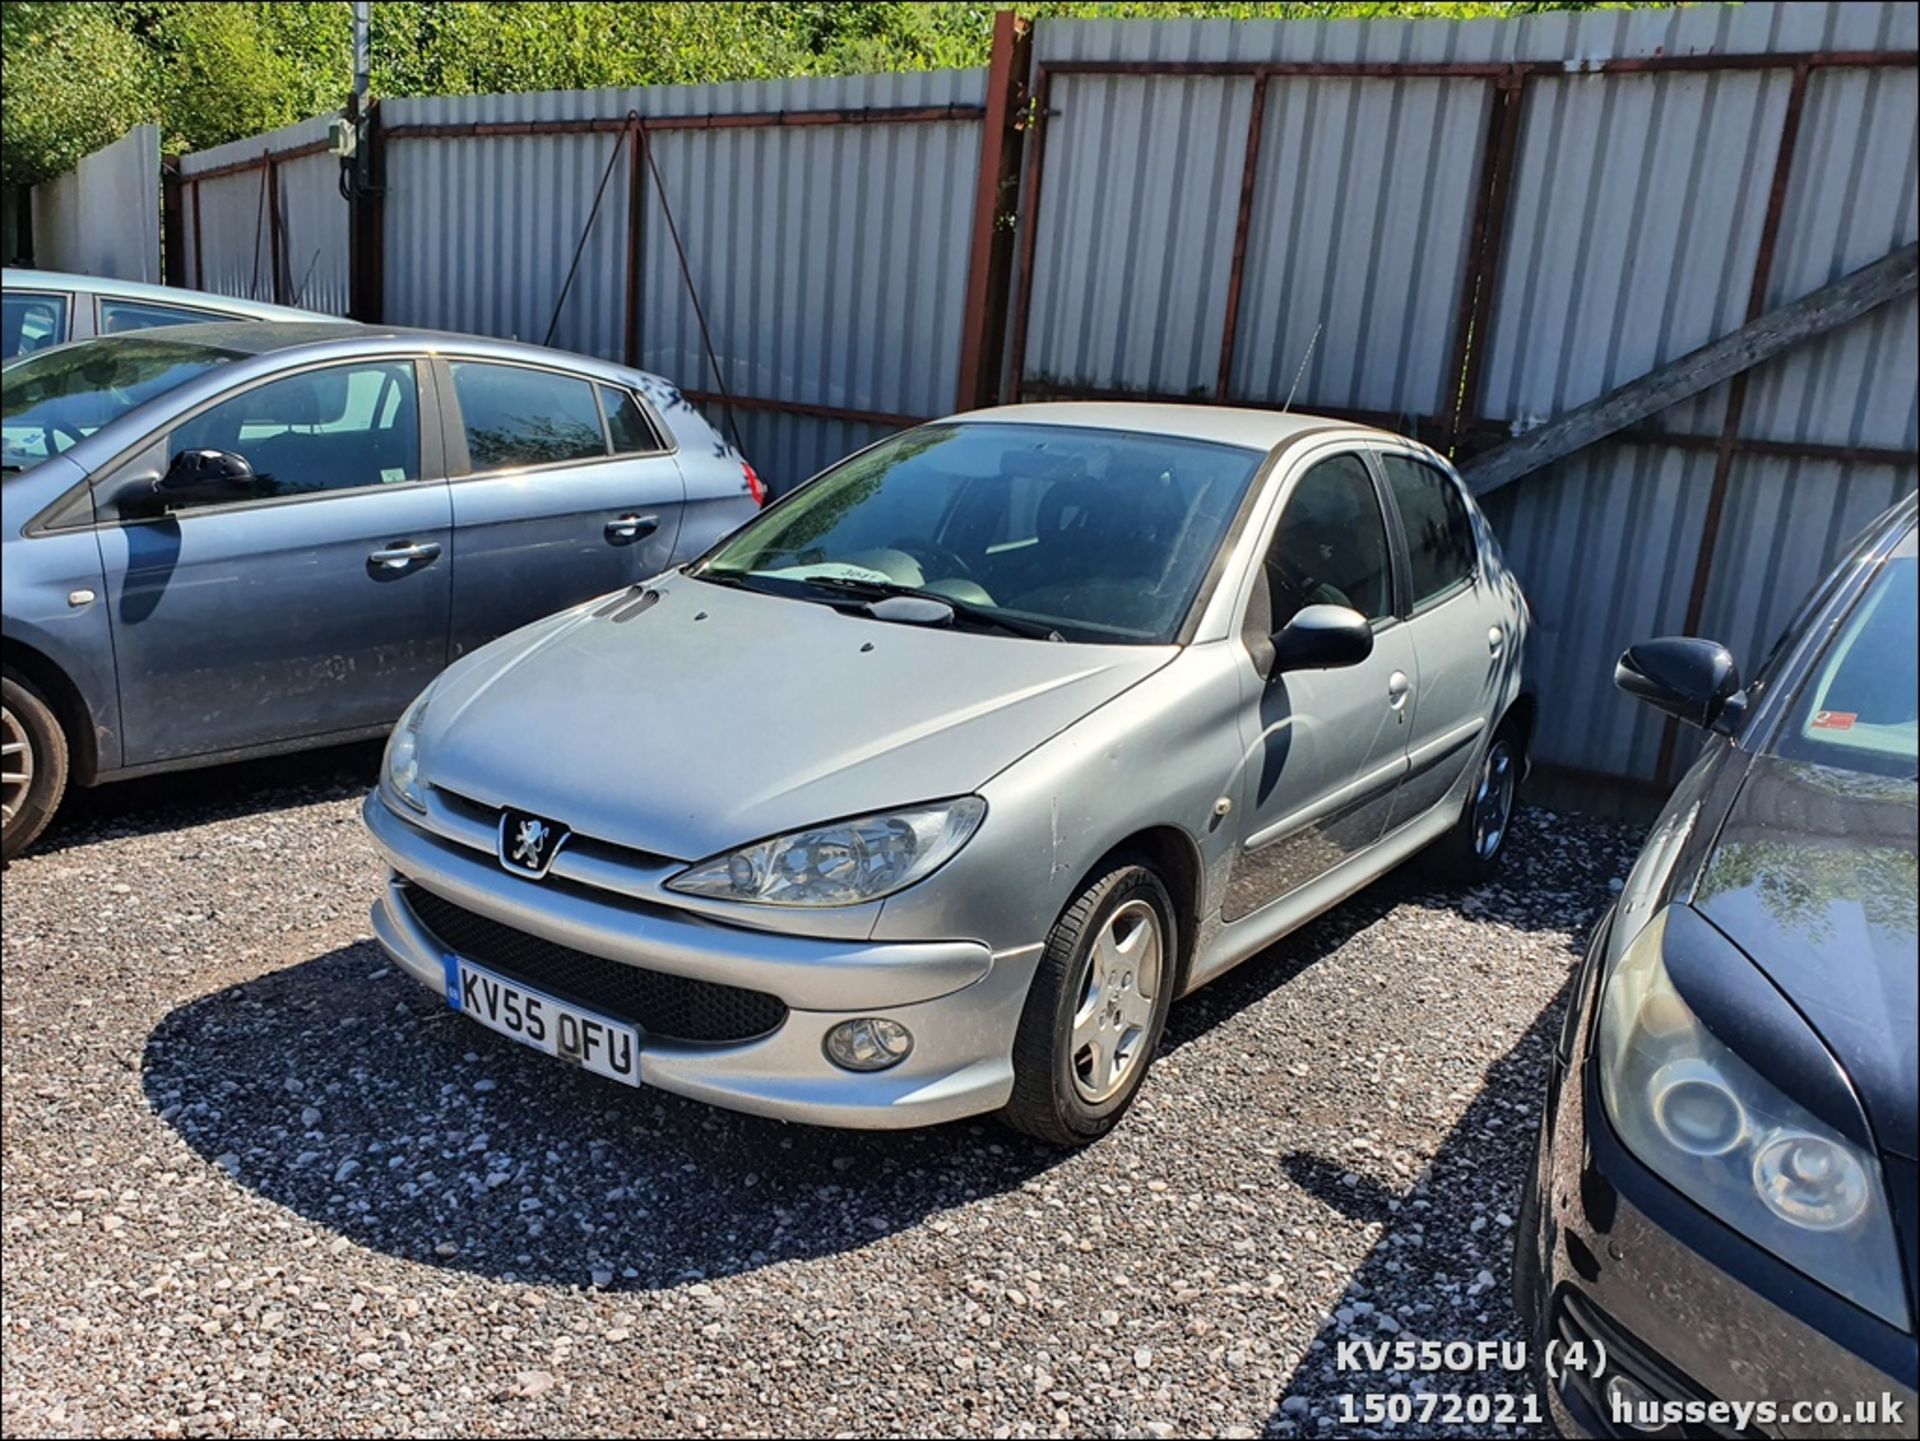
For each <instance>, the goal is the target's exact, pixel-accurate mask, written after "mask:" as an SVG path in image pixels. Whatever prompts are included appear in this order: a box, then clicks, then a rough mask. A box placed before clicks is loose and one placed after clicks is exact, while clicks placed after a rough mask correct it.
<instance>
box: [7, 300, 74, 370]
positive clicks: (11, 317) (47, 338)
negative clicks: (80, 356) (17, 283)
mask: <svg viewBox="0 0 1920 1441" xmlns="http://www.w3.org/2000/svg"><path fill="white" fill-rule="evenodd" d="M0 336H3V337H4V339H5V342H6V343H5V346H4V349H5V358H6V359H8V360H12V359H13V358H14V356H16V355H28V354H31V353H32V352H33V351H36V350H45V349H46V348H47V347H48V346H50V345H58V344H59V343H60V342H61V341H63V340H65V339H66V338H67V300H66V297H65V296H63V295H37V294H35V293H33V292H32V291H28V290H10V291H8V292H7V294H6V296H5V310H4V318H3V319H0Z"/></svg>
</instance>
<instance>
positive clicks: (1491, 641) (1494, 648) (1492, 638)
mask: <svg viewBox="0 0 1920 1441" xmlns="http://www.w3.org/2000/svg"><path fill="white" fill-rule="evenodd" d="M1506 643H1507V633H1506V632H1505V631H1503V630H1502V629H1500V627H1499V626H1497V625H1495V626H1489V627H1487V649H1488V650H1489V651H1491V652H1492V653H1493V654H1494V655H1499V654H1500V647H1501V646H1503V645H1505V644H1506Z"/></svg>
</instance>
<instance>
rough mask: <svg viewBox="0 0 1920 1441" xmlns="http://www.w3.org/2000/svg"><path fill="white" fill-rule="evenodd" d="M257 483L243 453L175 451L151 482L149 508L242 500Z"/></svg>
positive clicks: (257, 485)
mask: <svg viewBox="0 0 1920 1441" xmlns="http://www.w3.org/2000/svg"><path fill="white" fill-rule="evenodd" d="M259 484H260V480H259V477H258V476H256V475H255V474H254V473H253V466H252V465H251V464H250V463H249V462H248V460H247V458H246V457H245V456H244V455H236V454H235V453H234V452H233V451H231V450H182V451H177V452H175V454H174V457H173V459H172V460H171V461H169V462H168V463H167V468H166V471H165V473H163V474H162V475H161V476H160V478H159V479H158V480H156V481H154V482H153V496H154V503H153V506H152V508H153V509H155V510H161V509H166V508H168V507H170V506H176V505H220V504H222V503H224V502H228V501H235V500H246V499H248V498H249V497H251V496H252V495H254V494H255V493H256V492H257V491H258V489H259Z"/></svg>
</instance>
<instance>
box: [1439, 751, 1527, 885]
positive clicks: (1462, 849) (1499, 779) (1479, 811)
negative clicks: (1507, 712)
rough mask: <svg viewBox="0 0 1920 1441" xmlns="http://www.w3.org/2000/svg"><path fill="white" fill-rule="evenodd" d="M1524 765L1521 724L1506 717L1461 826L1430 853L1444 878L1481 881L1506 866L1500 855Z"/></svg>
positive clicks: (1470, 792)
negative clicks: (1501, 865)
mask: <svg viewBox="0 0 1920 1441" xmlns="http://www.w3.org/2000/svg"><path fill="white" fill-rule="evenodd" d="M1522 766H1523V758H1522V754H1521V750H1520V731H1519V728H1518V727H1517V726H1515V725H1514V724H1513V722H1511V721H1503V722H1502V723H1501V725H1500V729H1499V730H1497V731H1495V732H1494V733H1493V743H1492V744H1491V745H1489V746H1488V747H1487V753H1486V755H1485V756H1483V757H1482V758H1481V760H1480V770H1479V773H1478V774H1477V775H1476V776H1475V777H1474V781H1473V786H1472V788H1471V789H1470V790H1468V792H1467V804H1466V808H1465V809H1464V810H1463V811H1462V812H1461V814H1460V821H1459V824H1458V825H1456V826H1455V827H1454V828H1453V829H1452V830H1450V831H1448V832H1447V833H1446V835H1444V836H1442V837H1441V838H1440V839H1439V841H1437V842H1436V843H1435V844H1434V847H1433V849H1432V851H1431V852H1429V854H1430V856H1431V857H1432V860H1433V864H1434V868H1435V869H1436V870H1438V871H1439V872H1440V873H1441V874H1442V875H1443V876H1446V877H1447V878H1448V879H1450V880H1455V881H1461V882H1464V883H1466V884H1468V885H1477V884H1478V883H1480V882H1481V881H1486V880H1491V879H1492V877H1493V873H1494V872H1495V871H1496V870H1498V869H1499V868H1500V857H1501V855H1502V854H1503V853H1504V852H1505V850H1506V848H1507V836H1508V833H1509V832H1510V831H1512V829H1513V811H1514V795H1515V793H1516V791H1517V790H1518V789H1519V785H1520V771H1521V769H1522Z"/></svg>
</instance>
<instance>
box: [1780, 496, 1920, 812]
mask: <svg viewBox="0 0 1920 1441" xmlns="http://www.w3.org/2000/svg"><path fill="white" fill-rule="evenodd" d="M1917 606H1920V559H1916V551H1915V546H1914V536H1913V533H1912V532H1911V531H1909V532H1908V533H1907V537H1906V540H1905V541H1904V542H1903V543H1902V544H1901V545H1900V547H1899V549H1898V550H1896V551H1895V553H1894V554H1893V555H1892V556H1891V557H1889V558H1888V559H1887V560H1886V561H1885V562H1884V563H1883V564H1882V566H1881V570H1880V574H1879V575H1878V576H1876V577H1875V578H1874V580H1873V583H1872V584H1871V585H1870V586H1869V587H1868V588H1867V591H1866V593H1865V594H1864V595H1862V596H1861V597H1860V600H1859V601H1858V602H1857V603H1856V604H1855V606H1854V610H1853V614H1852V615H1851V616H1849V617H1848V618H1847V622H1846V624H1845V625H1844V626H1843V627H1842V628H1841V630H1840V633H1839V635H1838V636H1837V637H1836V638H1835V639H1834V640H1833V641H1832V642H1830V643H1829V644H1828V645H1827V647H1826V649H1825V651H1824V652H1823V653H1822V654H1821V655H1820V657H1819V658H1818V659H1817V660H1815V661H1814V663H1813V668H1812V671H1811V673H1810V674H1809V675H1808V677H1807V679H1806V681H1805V682H1804V683H1803V684H1802V685H1801V687H1800V693H1799V694H1798V695H1797V696H1796V697H1795V698H1794V703H1793V710H1792V712H1791V714H1790V715H1789V717H1788V719H1787V720H1786V722H1785V723H1784V724H1783V725H1782V726H1781V728H1780V732H1779V738H1778V740H1777V741H1776V742H1775V749H1776V750H1778V751H1779V752H1780V753H1781V754H1783V755H1786V756H1788V757H1790V758H1792V759H1795V760H1804V761H1812V762H1814V763H1816V764H1818V765H1828V766H1839V767H1842V768H1844V769H1847V770H1858V771H1869V772H1872V773H1874V774H1877V775H1885V776H1893V777H1896V778H1898V779H1901V780H1909V781H1910V780H1912V779H1913V778H1914V771H1915V765H1916V762H1917V761H1920V669H1917V665H1916V662H1917V658H1920V647H1917V646H1916V643H1915V634H1914V614H1915V608H1916V607H1917ZM1908 794H1909V797H1911V792H1909V793H1908Z"/></svg>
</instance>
